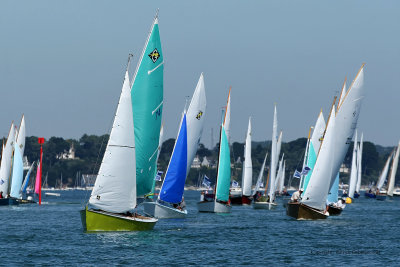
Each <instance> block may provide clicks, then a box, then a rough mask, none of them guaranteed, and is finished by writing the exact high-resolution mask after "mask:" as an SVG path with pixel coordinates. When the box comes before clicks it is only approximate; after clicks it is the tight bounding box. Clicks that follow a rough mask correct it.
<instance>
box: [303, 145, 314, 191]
mask: <svg viewBox="0 0 400 267" xmlns="http://www.w3.org/2000/svg"><path fill="white" fill-rule="evenodd" d="M308 149H309V150H308V155H307V164H306V165H307V166H308V167H310V169H311V170H310V171H309V172H308V174H307V176H306V177H305V178H304V185H303V195H304V193H305V192H306V189H307V186H308V183H309V182H310V178H311V174H312V172H313V169H314V166H315V162H316V161H317V154H316V153H315V150H314V146H313V145H312V143H311V142H310V145H309V148H308Z"/></svg>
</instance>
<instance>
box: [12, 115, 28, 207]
mask: <svg viewBox="0 0 400 267" xmlns="http://www.w3.org/2000/svg"><path fill="white" fill-rule="evenodd" d="M24 149H25V118H24V116H22V119H21V124H20V127H19V130H18V132H17V137H16V142H15V143H14V155H13V164H12V175H11V190H10V196H11V197H13V198H16V199H18V200H19V199H21V198H22V195H21V186H22V182H23V179H24V177H23V175H24V163H23V155H24Z"/></svg>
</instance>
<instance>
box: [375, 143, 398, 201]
mask: <svg viewBox="0 0 400 267" xmlns="http://www.w3.org/2000/svg"><path fill="white" fill-rule="evenodd" d="M394 153H395V150H393V151H392V152H391V153H390V155H389V157H388V158H387V160H386V163H385V166H384V167H383V170H382V172H381V175H380V176H379V179H378V183H377V184H376V191H375V196H376V199H377V200H385V199H386V191H384V190H382V187H383V185H384V183H385V181H386V178H387V175H388V173H389V165H390V162H391V160H392V159H393V155H394Z"/></svg>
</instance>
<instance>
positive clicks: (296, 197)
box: [290, 189, 303, 202]
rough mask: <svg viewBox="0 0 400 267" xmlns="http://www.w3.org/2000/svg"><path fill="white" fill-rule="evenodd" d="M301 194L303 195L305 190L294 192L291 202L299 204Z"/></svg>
mask: <svg viewBox="0 0 400 267" xmlns="http://www.w3.org/2000/svg"><path fill="white" fill-rule="evenodd" d="M301 193H303V189H299V190H298V191H296V192H294V193H293V195H292V197H291V198H290V201H291V202H299V201H300V198H301Z"/></svg>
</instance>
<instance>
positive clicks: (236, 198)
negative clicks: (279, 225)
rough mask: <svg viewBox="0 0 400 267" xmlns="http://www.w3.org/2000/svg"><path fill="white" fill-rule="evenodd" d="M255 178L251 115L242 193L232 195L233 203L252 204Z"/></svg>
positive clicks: (245, 150) (245, 152) (245, 148)
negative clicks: (252, 188) (252, 158)
mask: <svg viewBox="0 0 400 267" xmlns="http://www.w3.org/2000/svg"><path fill="white" fill-rule="evenodd" d="M252 180H253V163H252V161H251V117H250V118H249V125H248V127H247V134H246V143H245V146H244V161H243V169H242V190H241V193H240V194H235V195H232V194H231V195H230V197H229V198H230V200H231V203H232V204H237V205H242V204H244V205H250V204H251V201H252V194H251V183H252Z"/></svg>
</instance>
